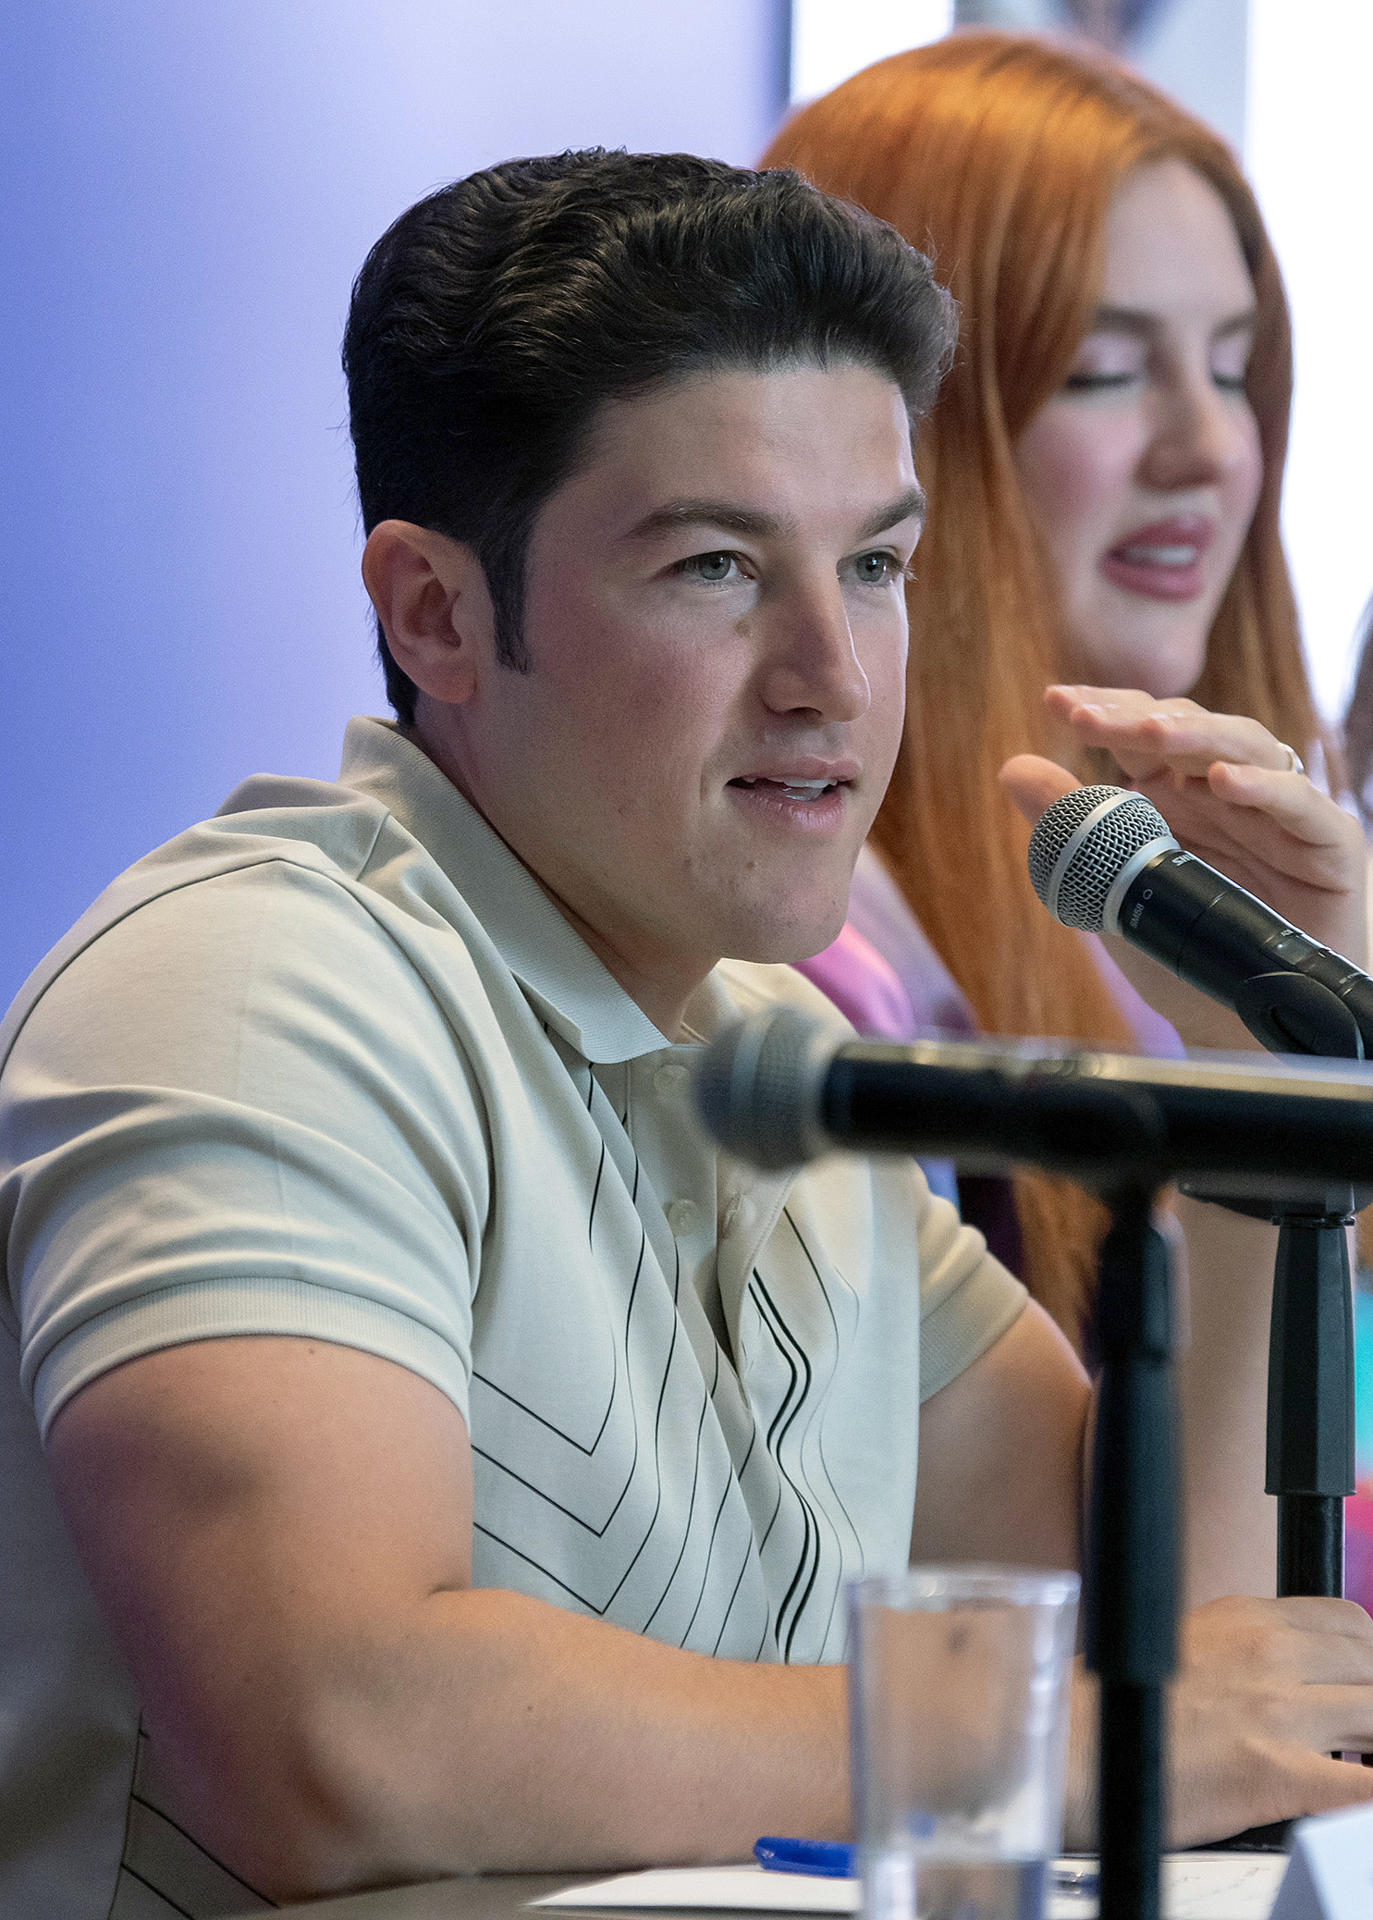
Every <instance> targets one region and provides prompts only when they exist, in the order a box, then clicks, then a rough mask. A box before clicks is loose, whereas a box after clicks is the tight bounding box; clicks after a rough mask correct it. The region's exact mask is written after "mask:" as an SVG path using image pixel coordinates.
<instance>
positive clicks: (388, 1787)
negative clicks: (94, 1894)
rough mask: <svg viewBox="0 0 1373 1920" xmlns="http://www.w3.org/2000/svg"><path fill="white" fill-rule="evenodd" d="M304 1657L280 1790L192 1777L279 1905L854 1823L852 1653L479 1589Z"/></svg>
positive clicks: (221, 1836)
mask: <svg viewBox="0 0 1373 1920" xmlns="http://www.w3.org/2000/svg"><path fill="white" fill-rule="evenodd" d="M325 1644H327V1643H325ZM310 1664H311V1666H312V1667H313V1668H314V1670H313V1671H311V1672H309V1673H306V1674H303V1675H300V1676H297V1680H298V1681H299V1682H300V1683H302V1684H303V1690H304V1692H305V1694H306V1695H307V1696H308V1698H309V1710H308V1714H307V1715H306V1716H304V1718H305V1719H306V1720H307V1721H308V1726H309V1729H310V1735H309V1751H308V1753H305V1754H303V1755H302V1754H301V1751H300V1729H299V1724H297V1725H296V1726H295V1727H293V1728H292V1729H291V1730H290V1732H289V1733H288V1734H287V1735H286V1737H285V1738H284V1739H274V1738H273V1736H272V1729H271V1728H270V1726H264V1727H263V1730H262V1731H263V1735H264V1740H265V1742H266V1744H267V1747H268V1750H269V1751H272V1750H275V1751H277V1752H281V1753H286V1752H291V1751H294V1752H295V1754H296V1762H295V1764H294V1765H292V1766H291V1767H290V1768H289V1769H287V1768H285V1767H283V1768H282V1769H281V1771H280V1772H279V1773H278V1774H277V1777H276V1778H275V1779H273V1780H271V1781H270V1783H266V1784H265V1790H264V1783H263V1782H262V1781H261V1778H260V1776H259V1778H258V1779H255V1780H248V1779H245V1778H243V1777H241V1776H240V1777H237V1778H234V1779H232V1780H231V1779H227V1778H224V1777H223V1776H222V1775H220V1774H219V1770H218V1768H212V1769H211V1770H209V1771H206V1770H205V1769H203V1767H201V1766H195V1767H193V1768H192V1769H191V1770H190V1771H191V1772H192V1773H194V1774H195V1775H197V1776H198V1777H199V1779H200V1782H201V1784H202V1788H203V1792H204V1799H203V1803H200V1804H196V1805H195V1806H194V1807H191V1808H188V1809H187V1811H188V1812H189V1813H190V1814H191V1817H192V1819H193V1821H194V1824H195V1826H196V1829H197V1831H199V1832H200V1833H201V1834H202V1835H203V1836H204V1837H205V1839H206V1842H207V1844H209V1845H211V1846H212V1847H216V1848H222V1849H223V1850H224V1852H225V1853H226V1854H227V1855H228V1857H229V1860H230V1863H231V1864H233V1865H235V1866H236V1867H238V1868H239V1870H240V1871H242V1872H243V1873H244V1874H245V1876H246V1877H247V1878H248V1879H249V1880H250V1881H251V1882H252V1883H253V1884H254V1885H255V1886H259V1887H261V1888H262V1889H263V1890H264V1891H266V1892H268V1893H270V1894H273V1895H274V1896H275V1897H277V1898H282V1897H286V1896H296V1897H299V1896H301V1895H309V1894H317V1893H320V1892H325V1891H329V1890H332V1889H336V1888H341V1887H347V1886H353V1885H364V1884H369V1883H370V1884H377V1883H384V1882H387V1881H397V1880H414V1879H422V1878H428V1877H437V1876H440V1875H443V1874H446V1873H457V1872H466V1871H472V1870H482V1869H495V1870H499V1869H515V1868H526V1869H538V1868H578V1867H611V1866H620V1865H626V1866H631V1865H636V1864H640V1863H646V1862H656V1863H659V1864H662V1863H669V1862H692V1861H706V1860H720V1859H740V1858H746V1857H747V1855H748V1852H749V1850H750V1848H751V1847H752V1844H753V1842H754V1840H755V1839H757V1837H758V1836H759V1835H760V1834H762V1833H767V1832H776V1831H782V1832H797V1833H805V1834H809V1835H814V1836H817V1837H840V1836H842V1835H843V1834H845V1833H846V1832H847V1829H848V1821H849V1797H848V1794H849V1789H848V1762H847V1746H846V1728H847V1719H846V1709H845V1699H844V1675H843V1670H842V1669H841V1668H836V1667H784V1666H778V1665H753V1664H750V1663H746V1662H741V1661H726V1660H718V1659H712V1658H710V1657H709V1656H707V1655H702V1654H692V1653H684V1652H682V1651H680V1650H679V1649H677V1648H672V1647H666V1646H663V1645H661V1644H660V1643H658V1642H656V1641H652V1640H647V1639H644V1638H643V1637H642V1636H640V1635H637V1634H633V1633H630V1632H627V1631H624V1630H623V1629H620V1628H617V1627H611V1626H607V1625H605V1624H604V1623H602V1622H599V1621H594V1620H588V1619H585V1618H583V1617H581V1616H579V1615H574V1614H569V1613H564V1612H562V1611H560V1610H558V1609H556V1608H553V1607H550V1606H547V1605H545V1604H543V1603H541V1602H539V1601H535V1600H531V1599H528V1598H526V1597H525V1596H523V1595H520V1594H514V1593H508V1592H502V1591H495V1590H484V1589H477V1590H471V1591H462V1592H439V1593H435V1594H434V1595H432V1596H431V1597H430V1598H429V1599H428V1600H426V1601H425V1602H423V1603H422V1605H420V1606H419V1607H418V1608H417V1609H416V1611H415V1613H414V1615H413V1617H412V1618H410V1619H407V1620H404V1621H400V1622H395V1623H393V1624H390V1625H388V1627H387V1628H386V1629H384V1630H382V1631H379V1632H378V1633H377V1634H376V1635H375V1636H373V1637H371V1638H366V1637H360V1636H355V1637H354V1636H350V1638H349V1640H347V1641H345V1642H343V1643H342V1644H338V1643H336V1644H334V1645H333V1646H332V1647H330V1648H329V1650H328V1653H327V1657H323V1658H321V1659H320V1661H319V1663H318V1666H317V1667H316V1666H315V1663H314V1661H313V1659H312V1660H311V1662H310ZM301 1691H302V1686H301V1685H292V1686H290V1687H288V1688H286V1689H283V1691H282V1697H286V1696H288V1695H289V1696H292V1697H294V1698H295V1699H296V1700H299V1699H300V1697H301ZM302 1761H303V1764H302ZM177 1771H178V1773H179V1774H180V1777H181V1778H182V1779H183V1780H185V1779H186V1778H187V1775H188V1770H187V1769H186V1768H185V1767H184V1766H183V1767H181V1768H178V1769H177ZM273 1771H275V1769H274V1770H273ZM196 1799H197V1802H198V1803H199V1802H201V1795H200V1794H197V1796H196Z"/></svg>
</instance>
